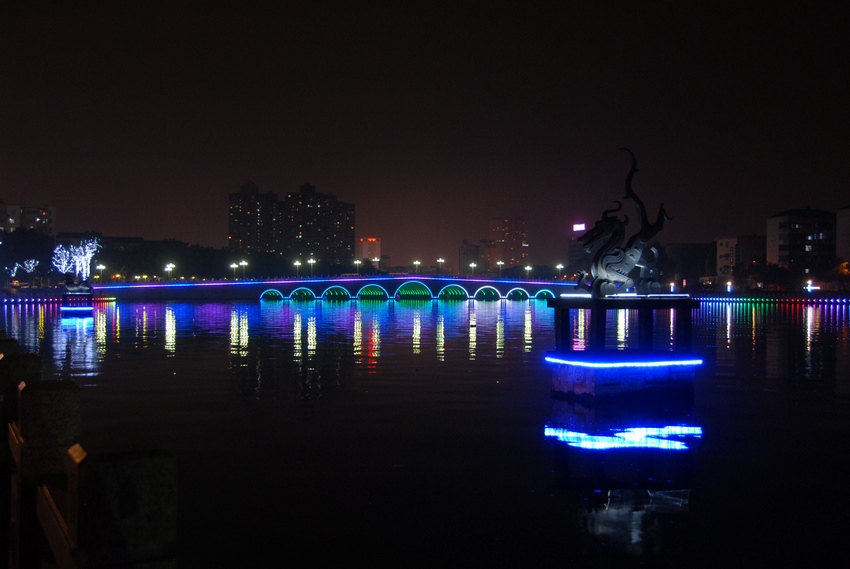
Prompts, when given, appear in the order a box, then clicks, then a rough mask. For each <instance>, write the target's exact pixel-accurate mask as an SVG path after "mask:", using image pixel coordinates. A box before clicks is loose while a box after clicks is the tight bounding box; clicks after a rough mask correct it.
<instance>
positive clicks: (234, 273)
mask: <svg viewBox="0 0 850 569" xmlns="http://www.w3.org/2000/svg"><path fill="white" fill-rule="evenodd" d="M237 267H239V265H237V264H236V263H230V268H231V269H233V280H234V281H235V280H236V269H237Z"/></svg>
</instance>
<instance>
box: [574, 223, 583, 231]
mask: <svg viewBox="0 0 850 569" xmlns="http://www.w3.org/2000/svg"><path fill="white" fill-rule="evenodd" d="M577 231H584V224H583V223H573V232H577Z"/></svg>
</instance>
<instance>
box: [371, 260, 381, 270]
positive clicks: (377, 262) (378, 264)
mask: <svg viewBox="0 0 850 569" xmlns="http://www.w3.org/2000/svg"><path fill="white" fill-rule="evenodd" d="M372 262H373V263H375V270H379V269H380V268H381V267H380V265H381V260H380V259H379V258H377V257H375V258H373V259H372Z"/></svg>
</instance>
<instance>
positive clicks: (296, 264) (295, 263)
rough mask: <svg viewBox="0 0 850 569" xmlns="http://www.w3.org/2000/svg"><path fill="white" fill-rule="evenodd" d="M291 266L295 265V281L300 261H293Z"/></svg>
mask: <svg viewBox="0 0 850 569" xmlns="http://www.w3.org/2000/svg"><path fill="white" fill-rule="evenodd" d="M292 264H293V265H295V278H296V279H297V278H298V268H299V267H300V266H301V261H295V262H294V263H292Z"/></svg>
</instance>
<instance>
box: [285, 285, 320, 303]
mask: <svg viewBox="0 0 850 569" xmlns="http://www.w3.org/2000/svg"><path fill="white" fill-rule="evenodd" d="M289 300H316V293H314V292H313V291H312V290H310V289H309V288H307V287H306V286H299V287H298V288H296V289H295V290H293V291H292V292H291V293H289Z"/></svg>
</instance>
